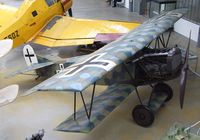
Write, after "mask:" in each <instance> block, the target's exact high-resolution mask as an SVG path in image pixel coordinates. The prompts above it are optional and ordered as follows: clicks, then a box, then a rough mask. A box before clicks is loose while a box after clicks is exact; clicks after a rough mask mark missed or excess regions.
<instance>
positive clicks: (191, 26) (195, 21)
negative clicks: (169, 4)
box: [125, 0, 200, 42]
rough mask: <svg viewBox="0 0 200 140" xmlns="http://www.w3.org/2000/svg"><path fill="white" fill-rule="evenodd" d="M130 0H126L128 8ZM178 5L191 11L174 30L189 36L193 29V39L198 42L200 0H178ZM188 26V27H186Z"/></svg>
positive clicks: (199, 32)
mask: <svg viewBox="0 0 200 140" xmlns="http://www.w3.org/2000/svg"><path fill="white" fill-rule="evenodd" d="M129 1H130V0H125V7H126V8H129ZM134 1H136V0H133V3H134ZM137 1H138V0H137ZM140 1H141V0H140ZM177 7H178V8H181V7H188V9H189V12H188V14H187V15H186V16H185V18H184V19H181V20H179V21H178V22H177V23H176V24H175V25H174V30H175V31H176V32H178V33H180V34H182V35H184V36H186V37H188V36H189V32H190V30H191V31H192V40H194V41H196V42H198V40H200V8H199V7H200V0H184V1H183V0H177ZM133 8H134V6H133ZM133 11H134V10H133ZM186 26H187V28H185V27H186ZM183 29H184V30H183Z"/></svg>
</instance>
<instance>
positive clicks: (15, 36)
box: [4, 30, 19, 39]
mask: <svg viewBox="0 0 200 140" xmlns="http://www.w3.org/2000/svg"><path fill="white" fill-rule="evenodd" d="M17 37H19V32H18V30H17V31H15V32H13V33H11V34H9V35H8V36H7V37H5V38H4V39H15V38H17Z"/></svg>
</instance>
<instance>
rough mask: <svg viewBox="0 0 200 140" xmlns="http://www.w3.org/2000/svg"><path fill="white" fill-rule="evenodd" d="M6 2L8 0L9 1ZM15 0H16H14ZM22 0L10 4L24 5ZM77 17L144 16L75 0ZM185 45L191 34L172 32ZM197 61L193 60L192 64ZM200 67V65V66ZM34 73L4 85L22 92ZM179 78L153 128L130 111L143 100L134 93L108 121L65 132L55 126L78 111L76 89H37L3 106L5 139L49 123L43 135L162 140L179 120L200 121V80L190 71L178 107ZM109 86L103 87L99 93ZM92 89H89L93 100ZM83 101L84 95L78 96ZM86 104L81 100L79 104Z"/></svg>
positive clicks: (0, 132) (97, 0)
mask: <svg viewBox="0 0 200 140" xmlns="http://www.w3.org/2000/svg"><path fill="white" fill-rule="evenodd" d="M0 2H3V0H0ZM4 2H8V1H5V0H4ZM9 2H11V0H10V1H9ZM19 3H20V1H14V0H12V2H11V3H10V4H13V5H15V6H17V5H19ZM73 10H74V16H75V17H82V18H98V19H113V20H114V19H115V20H116V19H119V20H129V21H133V20H134V21H139V22H140V21H144V20H145V18H143V17H141V16H139V15H137V14H135V13H134V14H133V13H129V12H128V10H127V9H124V8H111V7H107V6H106V4H105V2H104V0H84V1H83V0H74V6H73ZM174 43H178V44H182V45H185V44H187V39H186V38H184V37H182V36H180V35H178V34H175V33H173V36H172V38H171V44H174ZM195 45H196V44H195V43H194V42H192V46H193V47H192V48H191V50H192V51H193V52H195V53H196V54H197V55H198V56H199V57H200V50H199V48H196V47H195ZM192 64H193V63H192ZM198 70H200V64H199V65H198ZM34 78H35V77H33V76H24V75H19V76H16V77H13V78H10V79H2V78H1V81H3V82H1V85H0V86H1V87H4V86H6V85H9V84H11V83H18V84H19V85H20V93H23V92H24V91H25V90H27V89H29V88H30V87H32V86H34V85H36V84H38V83H39V82H41V81H35V80H34ZM178 81H179V79H176V80H173V81H170V82H169V84H170V85H171V86H172V88H173V90H174V98H173V99H172V100H171V101H170V102H168V103H167V105H166V106H164V107H163V108H162V109H161V110H159V112H158V113H157V114H156V119H155V122H154V124H153V125H152V126H151V127H149V128H142V127H140V126H138V125H136V124H135V123H134V122H133V120H132V118H131V112H132V109H133V107H134V106H135V105H137V104H138V103H139V102H138V99H137V97H136V95H135V92H133V94H131V95H130V96H129V97H128V98H127V99H126V100H125V101H124V102H122V104H121V105H120V106H119V107H118V108H116V109H115V110H114V111H113V112H112V113H111V114H110V115H109V116H108V117H107V118H105V120H104V121H103V122H102V123H100V124H99V126H97V127H96V128H95V129H94V130H93V131H92V132H90V133H89V134H79V133H64V132H57V131H54V130H53V129H54V128H55V127H56V126H57V125H58V124H59V123H60V122H62V121H63V120H65V119H66V118H67V117H68V116H70V115H71V114H72V113H73V94H71V93H66V92H38V93H37V94H33V95H31V96H27V97H20V98H18V99H17V100H16V101H15V102H14V103H12V104H9V105H7V106H4V107H2V108H0V122H1V125H0V140H23V139H25V137H28V136H31V134H32V133H35V132H37V131H38V130H39V129H42V128H44V129H45V131H46V133H45V137H44V140H64V139H70V140H94V139H96V140H110V139H115V140H122V139H124V140H133V139H134V140H136V139H137V140H159V139H160V138H161V137H162V136H163V135H164V134H165V132H166V130H167V129H168V128H169V127H170V126H171V125H172V124H173V123H174V122H177V121H178V122H182V123H186V124H190V123H193V122H196V121H199V120H200V102H199V99H200V94H199V90H200V86H199V82H200V79H198V78H197V77H195V76H194V75H192V74H191V73H189V76H188V84H187V89H186V98H185V104H184V109H183V110H181V109H180V108H179V94H178V93H179V83H178ZM104 89H105V87H100V86H99V87H98V93H99V92H101V91H103V90H104ZM139 91H140V92H141V95H142V98H145V97H148V95H149V88H148V87H141V88H140V89H139ZM90 92H91V89H88V90H87V91H86V92H85V97H86V98H87V99H89V97H90ZM79 101H80V99H79ZM78 106H79V107H81V106H82V104H81V102H79V104H78Z"/></svg>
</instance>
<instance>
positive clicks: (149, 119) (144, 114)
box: [132, 105, 154, 127]
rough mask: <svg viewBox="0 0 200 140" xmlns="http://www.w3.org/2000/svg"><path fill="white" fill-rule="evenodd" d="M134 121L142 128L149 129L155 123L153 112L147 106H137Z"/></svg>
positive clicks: (133, 114)
mask: <svg viewBox="0 0 200 140" xmlns="http://www.w3.org/2000/svg"><path fill="white" fill-rule="evenodd" d="M132 117H133V120H134V121H135V122H136V123H137V124H138V125H140V126H143V127H148V126H150V125H152V123H153V122H154V114H153V112H152V111H151V110H150V109H149V108H148V107H146V106H143V105H137V106H136V107H135V108H134V109H133V111H132Z"/></svg>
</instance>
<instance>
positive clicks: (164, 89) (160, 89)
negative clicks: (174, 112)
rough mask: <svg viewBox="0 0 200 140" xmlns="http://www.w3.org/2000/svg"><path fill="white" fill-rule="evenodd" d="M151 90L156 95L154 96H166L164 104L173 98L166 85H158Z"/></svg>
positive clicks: (170, 90) (171, 91)
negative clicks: (162, 94) (161, 94)
mask: <svg viewBox="0 0 200 140" xmlns="http://www.w3.org/2000/svg"><path fill="white" fill-rule="evenodd" d="M153 90H154V93H156V94H159V93H164V94H166V95H167V98H166V100H165V102H168V101H170V100H171V99H172V97H173V90H172V88H171V87H170V86H169V85H168V84H165V83H158V84H156V85H155V86H154V88H153Z"/></svg>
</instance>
